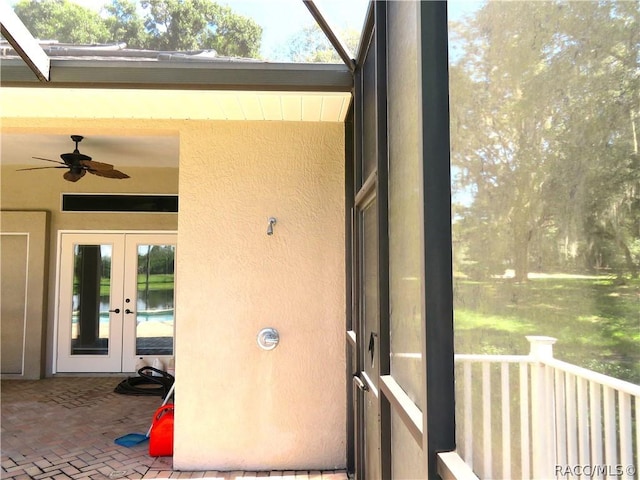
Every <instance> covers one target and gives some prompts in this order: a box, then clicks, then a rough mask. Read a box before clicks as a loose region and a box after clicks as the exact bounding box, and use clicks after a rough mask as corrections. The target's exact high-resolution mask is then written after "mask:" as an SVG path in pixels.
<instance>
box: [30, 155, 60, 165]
mask: <svg viewBox="0 0 640 480" xmlns="http://www.w3.org/2000/svg"><path fill="white" fill-rule="evenodd" d="M31 158H35V159H36V160H44V161H45V162H53V163H59V164H60V165H66V164H65V163H64V162H61V161H59V160H51V159H49V158H42V157H31Z"/></svg>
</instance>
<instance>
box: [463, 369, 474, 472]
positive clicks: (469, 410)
mask: <svg viewBox="0 0 640 480" xmlns="http://www.w3.org/2000/svg"><path fill="white" fill-rule="evenodd" d="M472 381H473V380H472V377H471V362H465V363H464V461H465V463H466V464H467V465H469V467H471V468H472V469H473V404H472V403H471V386H472Z"/></svg>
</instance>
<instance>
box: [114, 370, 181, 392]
mask: <svg viewBox="0 0 640 480" xmlns="http://www.w3.org/2000/svg"><path fill="white" fill-rule="evenodd" d="M149 372H155V373H159V374H160V375H159V376H154V375H153V374H152V373H149ZM138 375H139V376H137V377H128V378H125V379H124V380H122V381H121V382H120V383H119V384H118V385H116V388H114V389H113V391H114V392H116V393H121V394H123V395H138V396H142V395H156V396H160V397H162V398H163V399H164V397H165V396H166V395H167V394H168V393H169V390H171V387H172V385H173V382H174V381H175V378H174V377H173V375H171V374H169V373H167V372H165V371H163V370H158V369H157V368H153V367H142V368H141V369H140V370H138Z"/></svg>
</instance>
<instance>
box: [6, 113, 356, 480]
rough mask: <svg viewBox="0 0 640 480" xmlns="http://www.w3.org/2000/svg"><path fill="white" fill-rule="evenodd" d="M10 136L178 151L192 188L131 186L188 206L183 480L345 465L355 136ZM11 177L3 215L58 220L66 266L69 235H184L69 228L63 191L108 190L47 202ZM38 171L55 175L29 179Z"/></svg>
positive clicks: (98, 218)
mask: <svg viewBox="0 0 640 480" xmlns="http://www.w3.org/2000/svg"><path fill="white" fill-rule="evenodd" d="M2 128H3V130H5V129H13V130H12V131H15V130H16V129H17V130H20V129H25V130H28V131H31V130H33V129H36V130H37V129H42V130H43V131H47V132H48V133H51V132H59V133H61V134H69V133H82V134H84V135H86V136H88V135H90V133H91V132H100V133H101V134H104V133H105V132H114V134H116V133H117V134H122V132H123V131H127V132H129V133H130V134H140V135H156V134H163V135H177V136H178V137H179V141H180V167H179V169H180V173H179V183H178V185H176V183H175V179H176V176H175V172H173V173H170V172H167V173H166V174H163V173H162V172H158V175H159V176H158V179H157V182H158V183H155V184H154V186H153V187H151V186H149V184H148V183H145V182H146V181H148V180H150V178H149V170H147V171H146V173H143V172H142V171H136V170H135V169H133V168H132V169H130V170H129V171H128V173H130V174H131V176H132V179H130V180H132V181H131V182H129V180H127V182H128V183H126V184H124V183H123V184H124V185H127V186H126V188H127V189H128V190H127V191H130V190H129V189H131V191H137V193H144V192H154V193H173V192H175V191H179V195H180V213H179V215H178V219H177V230H178V251H177V252H178V253H177V292H176V305H177V316H176V379H177V380H176V398H177V401H176V425H175V454H174V459H173V460H174V468H175V469H188V470H194V469H236V468H238V469H267V470H268V469H295V468H333V467H344V466H345V463H346V446H345V444H346V431H345V428H346V427H345V425H346V398H345V392H346V384H345V378H346V376H345V358H344V348H345V347H344V345H345V342H344V318H345V299H344V291H345V283H344V282H345V280H344V221H345V219H344V135H343V128H344V127H343V125H342V124H341V123H315V122H309V123H299V122H229V121H181V120H176V121H171V120H166V121H164V120H163V121H152V120H118V119H108V120H107V119H105V120H101V119H92V120H85V119H60V118H58V119H55V120H46V119H15V118H14V119H8V120H5V121H3V125H2ZM7 131H9V130H7ZM131 132H133V133H131ZM13 170H14V169H13V167H11V168H10V167H8V166H5V165H3V169H2V199H1V201H2V208H3V209H46V210H50V211H51V237H52V243H51V245H50V248H51V252H52V254H53V255H52V257H55V254H54V253H55V251H56V250H55V249H56V245H55V243H54V242H55V241H56V240H55V239H56V232H57V231H58V230H60V229H100V230H104V229H118V230H127V229H134V230H140V229H150V230H171V229H175V227H176V225H175V221H176V219H175V215H130V214H127V215H121V216H119V215H115V216H110V215H108V214H99V215H90V216H84V215H82V214H62V213H60V212H59V211H58V210H59V202H60V200H59V199H60V191H65V192H71V191H86V189H89V188H96V189H98V190H99V188H103V187H92V184H91V183H89V182H85V180H97V179H88V178H87V179H82V180H81V181H80V182H78V183H77V184H70V183H68V182H61V181H59V182H50V181H47V182H46V183H41V184H39V187H38V188H34V186H33V183H29V182H33V180H32V178H33V177H29V178H30V179H31V180H25V179H23V177H18V175H17V174H16V173H15V172H14V171H13ZM40 172H51V171H50V170H44V171H39V172H28V173H37V174H38V175H39V174H40ZM23 173H24V172H23ZM24 178H26V177H24ZM143 179H146V180H143ZM18 182H22V183H21V184H18ZM83 182H84V183H83ZM137 182H142V183H137ZM116 184H117V185H120V184H119V183H118V182H114V183H109V186H110V188H109V190H108V192H109V193H115V192H116V191H118V190H116V188H118V187H116ZM76 188H77V190H75V189H76ZM123 188H125V187H123ZM271 216H273V217H276V218H277V224H276V225H275V227H274V234H273V235H272V236H267V235H266V231H267V223H268V218H269V217H271ZM114 217H115V218H114ZM51 264H52V265H53V266H55V265H54V260H52V262H51ZM53 270H55V268H53ZM54 287H55V273H52V274H51V275H50V277H49V291H50V292H53V291H54ZM54 306H55V305H54V302H53V300H51V299H50V301H49V305H48V324H47V327H48V331H49V334H48V346H47V360H48V361H49V362H50V360H51V359H50V358H49V357H50V355H51V352H52V333H51V328H52V324H53V318H54ZM267 326H270V327H274V328H276V329H278V330H279V332H280V335H281V342H280V345H279V346H278V347H277V348H276V349H275V350H273V351H270V352H266V351H262V350H260V349H259V347H258V345H257V343H256V335H257V333H258V331H259V330H260V329H261V328H263V327H267Z"/></svg>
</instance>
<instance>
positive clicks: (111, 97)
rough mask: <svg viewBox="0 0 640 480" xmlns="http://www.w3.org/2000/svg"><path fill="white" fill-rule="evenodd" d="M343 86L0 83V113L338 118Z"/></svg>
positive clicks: (345, 104)
mask: <svg viewBox="0 0 640 480" xmlns="http://www.w3.org/2000/svg"><path fill="white" fill-rule="evenodd" d="M350 101H351V94H350V93H347V92H267V91H210V90H141V89H135V90H130V89H81V88H26V87H25V88H23V87H4V88H1V89H0V108H1V110H0V111H1V115H2V117H3V118H127V119H174V120H176V119H191V120H239V121H242V120H250V121H251V120H264V121H294V122H343V121H344V119H345V117H346V114H347V110H348V108H349V103H350Z"/></svg>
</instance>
